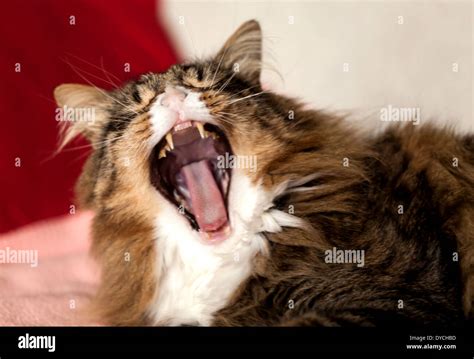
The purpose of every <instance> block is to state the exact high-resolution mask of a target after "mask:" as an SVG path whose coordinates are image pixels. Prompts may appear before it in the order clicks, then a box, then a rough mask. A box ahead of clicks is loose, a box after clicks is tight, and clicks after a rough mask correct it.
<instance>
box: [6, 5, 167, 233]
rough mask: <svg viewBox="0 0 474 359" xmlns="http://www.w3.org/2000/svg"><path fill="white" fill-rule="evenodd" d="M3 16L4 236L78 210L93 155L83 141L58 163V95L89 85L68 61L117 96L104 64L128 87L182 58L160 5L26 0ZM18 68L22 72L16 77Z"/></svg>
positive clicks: (73, 145) (12, 7)
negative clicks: (76, 193) (63, 88)
mask: <svg viewBox="0 0 474 359" xmlns="http://www.w3.org/2000/svg"><path fill="white" fill-rule="evenodd" d="M1 13H2V15H3V16H2V20H1V21H0V40H1V44H2V56H1V57H0V69H1V70H0V71H1V77H0V78H1V85H0V91H1V92H0V95H1V99H0V106H1V107H0V109H1V112H0V114H1V132H0V232H5V231H8V230H11V229H13V228H16V227H19V226H22V225H25V224H27V223H29V222H32V221H35V220H39V219H44V218H47V217H51V216H56V215H60V214H66V213H68V212H69V208H70V205H72V204H74V202H73V186H74V182H75V180H76V178H77V176H78V174H79V172H80V169H81V167H82V164H83V161H84V159H85V157H86V151H87V150H86V149H85V148H82V149H77V150H73V148H74V147H78V146H83V145H85V144H86V142H85V141H84V140H82V141H76V142H75V143H73V144H72V146H69V149H67V148H66V150H65V151H64V152H63V153H61V154H59V155H57V156H56V157H53V158H51V156H52V154H53V153H54V150H55V148H56V146H57V142H58V126H57V122H56V120H55V109H56V105H55V103H54V100H53V97H52V93H53V89H54V88H55V87H56V86H57V85H59V84H61V83H67V82H77V83H87V82H86V81H85V80H84V79H83V78H81V77H80V76H79V75H78V74H76V73H75V72H74V70H73V69H72V68H71V67H70V65H68V64H67V63H66V61H67V62H69V63H72V64H73V66H75V67H77V68H78V69H79V70H80V71H82V74H83V75H84V76H85V77H86V78H87V79H88V80H90V81H91V82H93V83H94V84H95V85H97V86H101V87H103V88H107V89H110V88H112V87H113V86H112V85H111V84H110V83H108V82H107V81H108V80H107V77H106V76H105V74H104V73H103V71H102V70H101V66H102V65H103V67H105V69H106V70H107V71H108V72H110V73H112V74H113V75H115V76H116V77H118V78H119V79H120V80H121V81H125V80H129V79H132V78H134V77H135V76H137V75H138V74H141V73H143V72H147V71H162V70H164V69H166V68H167V67H168V66H169V65H171V64H172V63H174V62H175V61H176V54H175V51H174V49H173V48H172V46H171V45H170V42H169V39H168V38H167V36H166V34H165V32H164V30H163V28H162V27H161V25H160V24H159V21H158V11H157V2H156V1H155V0H140V1H96V0H72V1H71V0H68V1H62V0H46V1H21V0H18V1H7V2H4V3H2V9H1ZM70 16H74V17H75V25H70ZM16 63H20V64H21V72H15V64H16ZM125 63H129V64H130V72H125V71H124V64H125ZM104 79H105V81H104ZM112 79H113V81H116V80H115V79H114V78H113V77H112ZM116 82H117V83H118V81H116ZM16 158H19V159H20V160H21V166H20V167H16V166H15V160H16Z"/></svg>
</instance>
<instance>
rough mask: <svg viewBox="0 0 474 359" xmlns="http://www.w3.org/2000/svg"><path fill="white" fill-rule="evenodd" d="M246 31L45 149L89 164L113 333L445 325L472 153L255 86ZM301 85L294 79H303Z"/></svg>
mask: <svg viewBox="0 0 474 359" xmlns="http://www.w3.org/2000/svg"><path fill="white" fill-rule="evenodd" d="M261 44H262V41H261V30H260V26H259V25H258V23H257V22H256V21H248V22H246V23H244V24H243V25H242V26H241V27H240V28H239V29H238V30H237V31H236V32H235V33H234V34H233V35H232V36H231V37H230V38H229V40H228V41H227V42H226V43H225V44H224V46H223V48H222V49H221V50H220V52H219V53H218V54H217V55H216V56H215V57H213V58H210V59H207V60H202V61H199V62H194V63H189V64H183V65H175V66H173V67H171V68H170V69H169V70H168V71H166V72H164V73H148V74H145V75H143V76H141V77H140V78H139V79H138V80H137V81H133V82H130V83H128V84H126V85H125V86H124V87H122V88H120V89H117V90H114V91H111V92H107V91H104V90H101V89H99V88H96V87H91V86H85V85H74V84H66V85H61V86H59V87H58V88H56V90H55V98H56V101H57V103H58V104H59V105H60V106H68V107H70V108H89V109H91V108H92V109H93V110H94V111H88V112H85V113H86V114H87V115H86V116H83V117H82V118H75V119H73V121H72V124H71V125H70V126H68V127H67V129H66V132H65V135H64V141H63V144H62V145H65V144H67V143H68V142H69V141H70V140H71V139H73V138H74V137H75V136H77V135H79V134H80V135H83V136H85V137H86V138H87V139H88V140H89V141H90V142H91V144H92V147H93V152H92V154H91V155H90V157H89V159H88V161H87V162H86V164H85V167H84V170H83V173H82V176H81V177H80V179H79V182H78V185H77V195H78V199H79V201H80V203H81V205H82V206H83V207H85V208H90V209H92V210H94V212H95V218H94V221H93V241H94V242H93V254H94V255H95V257H96V258H97V259H98V261H99V263H100V265H101V267H102V281H101V287H100V289H99V292H98V294H97V298H96V301H95V302H94V304H95V308H96V309H98V310H99V313H100V315H101V318H102V319H103V320H104V321H105V322H106V323H108V324H112V325H226V326H236V325H239V326H243V325H258V326H262V325H264V326H268V325H330V326H336V325H385V324H388V323H392V324H393V323H394V322H397V323H413V324H430V323H456V322H460V321H462V320H464V319H465V318H467V317H469V316H470V315H471V308H472V294H473V292H472V291H473V289H474V282H473V279H472V278H474V277H473V276H472V275H473V273H474V268H473V263H474V136H473V135H465V136H458V135H455V134H454V133H452V132H450V131H448V130H444V129H436V128H433V127H431V126H429V125H420V126H413V125H412V124H410V125H407V126H392V127H390V128H388V129H387V130H386V131H385V132H383V133H382V134H379V135H376V136H375V135H374V136H369V135H367V134H364V133H362V132H360V131H356V130H354V129H353V128H352V127H349V126H348V124H347V122H345V121H344V120H343V119H341V118H338V117H336V116H333V115H330V114H327V113H324V112H322V111H315V110H309V109H306V108H305V107H304V106H303V105H302V104H300V103H298V102H297V101H295V100H293V99H291V98H289V97H286V96H282V95H278V94H275V93H272V92H269V91H264V90H263V89H262V87H261V84H260V69H261V47H262V45H261ZM308 76H309V75H308Z"/></svg>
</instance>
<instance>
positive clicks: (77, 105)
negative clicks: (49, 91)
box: [54, 84, 107, 149]
mask: <svg viewBox="0 0 474 359" xmlns="http://www.w3.org/2000/svg"><path fill="white" fill-rule="evenodd" d="M54 98H55V100H56V103H57V104H58V106H59V107H58V108H57V109H56V121H58V122H60V124H61V125H62V126H61V142H60V144H59V149H62V148H63V147H64V146H65V145H67V144H68V143H69V142H70V141H71V140H72V139H73V138H74V137H76V136H77V135H83V136H84V137H85V138H87V139H88V140H89V141H90V142H91V144H92V145H93V146H94V144H95V143H96V142H97V141H98V140H99V138H100V134H101V132H102V129H103V125H104V122H105V121H106V116H107V115H106V111H105V108H104V107H105V105H106V103H107V94H106V92H105V90H102V89H100V88H97V87H93V86H87V85H79V84H63V85H60V86H58V87H56V88H55V89H54ZM94 147H95V146H94Z"/></svg>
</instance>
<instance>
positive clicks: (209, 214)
mask: <svg viewBox="0 0 474 359" xmlns="http://www.w3.org/2000/svg"><path fill="white" fill-rule="evenodd" d="M226 152H227V153H229V154H231V149H230V146H229V143H228V141H227V139H226V137H225V135H224V134H223V133H222V131H220V130H219V129H218V128H217V127H215V126H212V125H210V124H207V123H206V124H203V123H201V122H196V121H187V122H183V123H180V124H178V125H176V126H175V127H173V129H172V130H171V131H170V132H169V133H168V134H167V135H166V136H165V138H163V139H162V140H161V141H160V142H159V143H158V144H157V145H156V146H155V148H154V150H153V152H152V157H151V172H150V173H151V182H152V184H153V185H154V186H155V187H156V189H157V190H158V191H159V192H160V193H161V194H162V195H163V196H165V197H166V198H167V199H168V200H169V201H170V202H171V203H174V204H175V205H176V206H177V207H178V209H179V211H180V213H182V214H183V215H185V216H186V217H187V218H188V220H189V222H190V224H191V226H192V227H193V228H194V229H195V230H197V231H199V232H200V233H201V235H202V237H203V238H204V239H205V240H206V241H212V242H217V241H221V240H224V239H225V238H227V237H228V235H229V234H230V226H229V220H228V211H227V192H228V188H229V183H230V176H231V171H230V169H227V168H224V167H225V166H219V162H223V161H219V156H221V155H222V156H224V155H225V153H226Z"/></svg>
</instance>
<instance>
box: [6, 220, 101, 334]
mask: <svg viewBox="0 0 474 359" xmlns="http://www.w3.org/2000/svg"><path fill="white" fill-rule="evenodd" d="M91 217H92V215H91V213H88V212H84V213H77V214H74V215H68V216H64V217H60V218H55V219H50V220H47V221H43V222H38V223H35V224H32V225H29V226H26V227H23V228H21V229H19V230H16V231H14V232H10V233H7V234H4V235H1V236H0V326H6V325H19V326H22V325H31V326H41V325H44V326H47V325H96V323H94V321H92V320H90V319H89V320H88V319H86V317H85V316H84V315H83V313H82V311H81V309H83V308H84V306H85V305H86V304H87V303H88V302H89V301H90V298H91V296H92V295H93V294H94V292H95V290H96V287H97V283H98V274H99V271H98V268H97V265H96V264H95V263H94V261H93V260H92V259H91V258H90V256H89V254H88V250H89V245H90V236H89V228H90V221H91ZM36 255H37V257H36Z"/></svg>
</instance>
